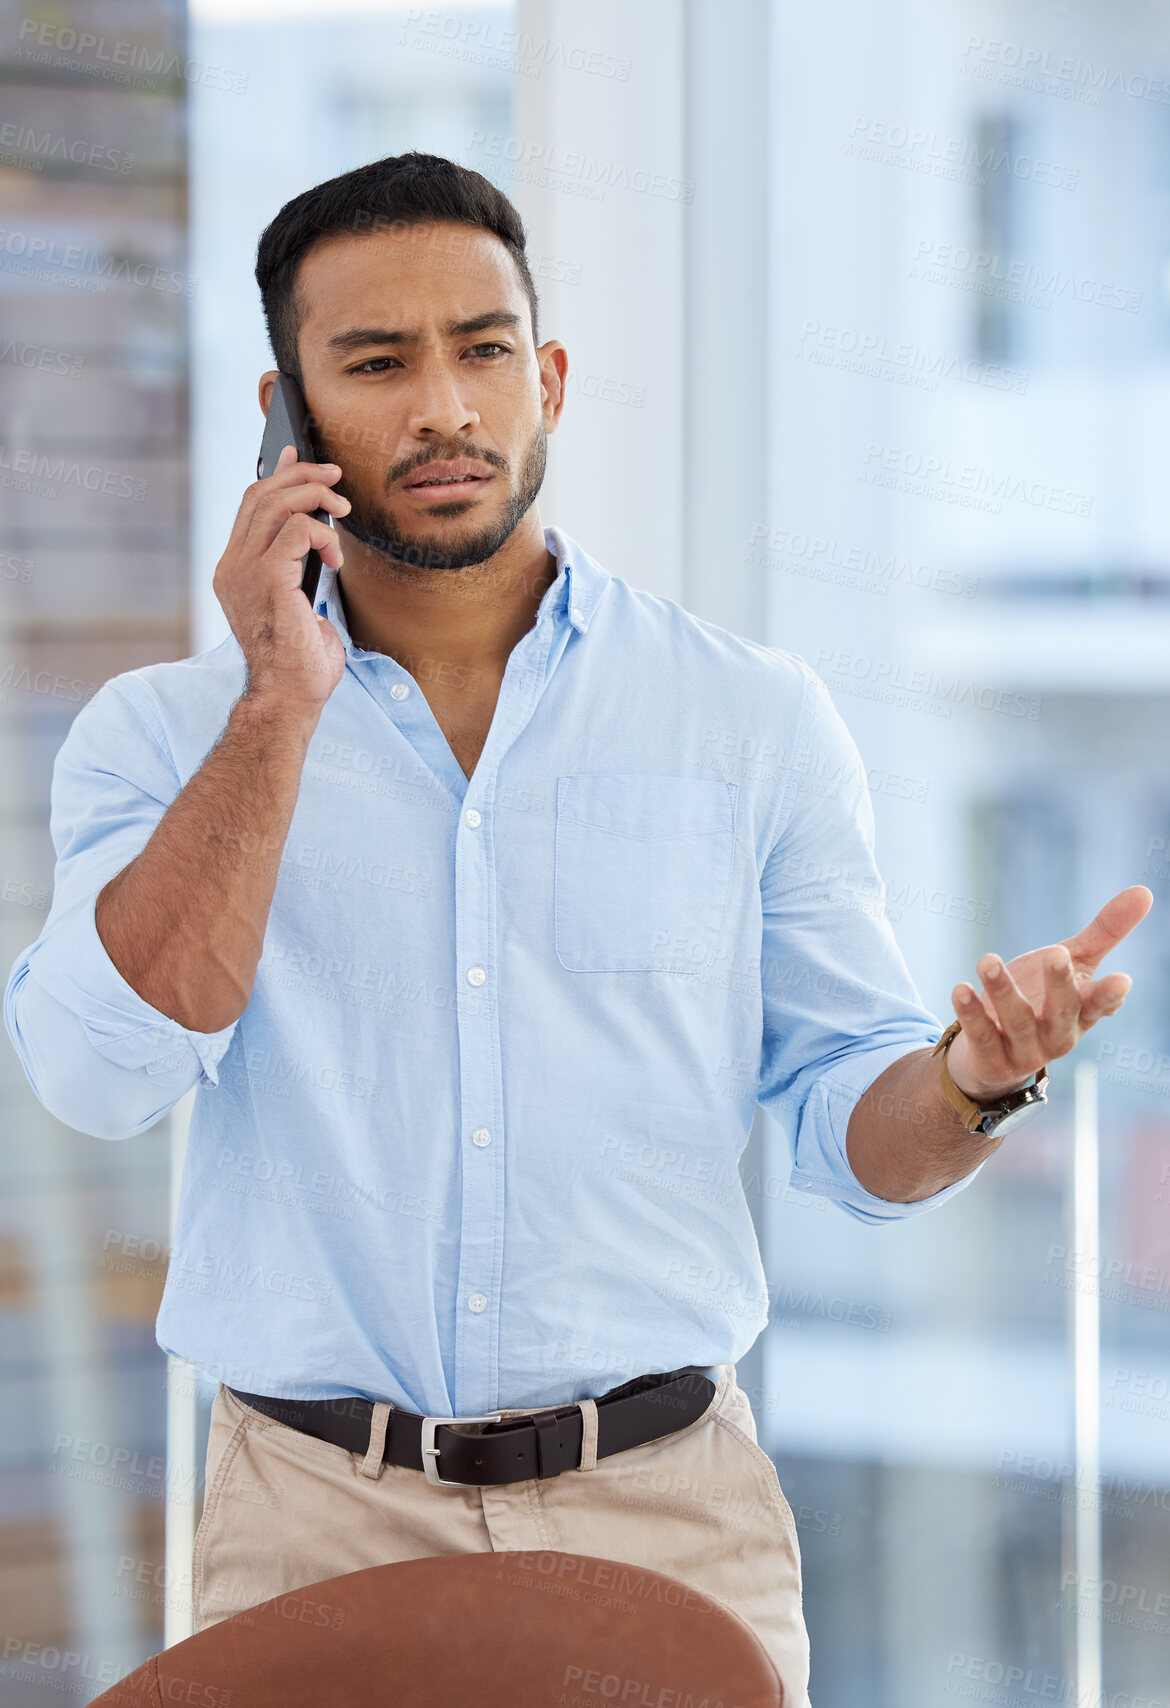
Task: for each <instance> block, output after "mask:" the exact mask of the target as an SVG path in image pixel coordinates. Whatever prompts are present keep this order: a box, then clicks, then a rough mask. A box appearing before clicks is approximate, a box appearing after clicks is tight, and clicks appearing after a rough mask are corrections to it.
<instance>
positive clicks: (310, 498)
mask: <svg viewBox="0 0 1170 1708" xmlns="http://www.w3.org/2000/svg"><path fill="white" fill-rule="evenodd" d="M265 486H266V487H267V490H266V491H264V492H262V493H261V494H260V497H259V498H258V499H257V501H256V507H255V510H254V512H253V514H254V515H255V516H263V515H272V514H276V515H280V514H283V515H285V516H291V515H292V513H293V511H294V510H327V511H328V512H329V514H330V515H331V516H346V515H348V514H349V511H350V510H351V509H352V505H351V504H350V501H349V499H348V498H346V497H345V495H344V493H341V492H334V490H333V488H332V487H331V486H326V485H325V484H324V483H323V482H321V481H306V482H304V483H303V484H302V485H300V486H274V485H272V484H271V483H269V482H265Z"/></svg>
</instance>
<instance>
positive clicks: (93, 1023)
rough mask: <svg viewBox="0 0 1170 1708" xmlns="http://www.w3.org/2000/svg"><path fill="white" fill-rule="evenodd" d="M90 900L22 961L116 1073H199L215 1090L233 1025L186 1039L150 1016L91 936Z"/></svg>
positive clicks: (173, 1025)
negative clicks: (186, 1070) (129, 1070)
mask: <svg viewBox="0 0 1170 1708" xmlns="http://www.w3.org/2000/svg"><path fill="white" fill-rule="evenodd" d="M96 905H97V904H96V897H95V898H94V899H93V900H92V901H89V902H87V903H84V904H82V905H81V906H79V907H78V908H77V909H75V910H74V911H73V912H72V913H71V914H69V915H68V916H67V917H66V918H63V919H61V920H58V921H57V922H56V925H55V928H54V929H53V930H52V931H50V932H49V933H48V935H47V936H46V937H44V938H43V939H42V941H41V942H39V943H37V944H35V945H34V947H33V948H32V950H31V951H30V952H29V955H28V967H29V972H30V973H31V974H32V976H33V977H34V978H35V979H36V981H37V983H38V984H39V985H40V986H41V987H42V989H43V990H45V991H47V992H48V994H49V995H50V996H51V997H53V998H55V1000H56V1001H57V1002H59V1003H61V1004H62V1006H63V1007H65V1008H67V1009H68V1010H69V1011H70V1013H72V1014H75V1015H76V1016H77V1018H78V1020H79V1021H80V1022H81V1025H82V1027H83V1029H84V1031H85V1034H86V1036H87V1038H88V1039H89V1041H90V1043H91V1044H92V1045H93V1047H94V1049H95V1050H97V1051H98V1053H99V1054H100V1055H102V1056H105V1057H106V1059H107V1060H108V1061H111V1062H113V1063H115V1065H116V1066H118V1067H123V1068H132V1069H135V1070H138V1071H145V1072H146V1073H148V1074H162V1073H175V1072H177V1071H179V1070H180V1069H182V1068H185V1067H186V1068H196V1067H197V1068H198V1071H199V1073H200V1074H201V1076H202V1079H203V1080H204V1081H205V1082H206V1083H207V1084H209V1085H217V1084H218V1083H219V1078H218V1073H217V1069H218V1066H219V1062H220V1060H221V1058H222V1057H223V1055H224V1052H225V1051H226V1050H227V1047H228V1045H229V1044H230V1043H231V1041H232V1035H233V1034H234V1032H235V1029H236V1027H237V1025H238V1024H239V1022H238V1021H237V1020H233V1021H232V1023H231V1025H230V1026H225V1027H223V1029H222V1030H221V1031H219V1032H193V1031H189V1030H188V1028H187V1027H185V1026H180V1025H179V1023H178V1021H177V1020H172V1019H170V1018H169V1016H167V1015H166V1014H162V1013H160V1012H159V1010H158V1009H157V1008H152V1007H151V1005H150V1003H149V1002H147V1001H145V999H144V998H143V997H141V996H139V994H138V992H137V991H136V990H135V989H134V988H133V986H132V985H129V984H127V982H126V980H125V979H124V978H123V977H122V975H121V973H120V972H119V971H118V969H117V967H116V966H115V965H114V963H113V961H111V959H110V957H109V955H108V953H107V952H106V946H105V944H104V943H103V942H102V940H101V937H100V936H99V935H98V929H97V922H96V920H95V917H94V910H95V907H96Z"/></svg>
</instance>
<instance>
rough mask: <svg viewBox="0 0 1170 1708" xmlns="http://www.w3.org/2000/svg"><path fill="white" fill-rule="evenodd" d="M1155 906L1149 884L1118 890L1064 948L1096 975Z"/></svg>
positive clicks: (1067, 941)
mask: <svg viewBox="0 0 1170 1708" xmlns="http://www.w3.org/2000/svg"><path fill="white" fill-rule="evenodd" d="M1153 905H1154V894H1153V891H1152V890H1148V889H1147V888H1146V886H1145V884H1130V886H1129V888H1128V889H1124V890H1118V892H1117V894H1116V895H1115V896H1111V897H1110V898H1109V900H1108V901H1107V902H1106V903H1105V906H1104V907H1103V908H1102V909H1101V911H1100V912H1099V913H1098V914H1097V915H1096V916H1095V917H1094V918H1093V919H1091V920H1090V921H1089V923H1088V924H1087V925H1086V926H1084V927H1083V928H1082V929H1081V930H1080V931H1078V932H1077V933H1076V935H1075V937H1066V938H1065V939H1064V946H1065V948H1066V949H1067V950H1068V952H1069V954H1070V955H1071V956H1072V958H1073V960H1074V961H1075V962H1076V963H1077V965H1078V967H1080V968H1081V969H1082V970H1083V971H1088V972H1092V971H1093V970H1094V969H1095V968H1096V966H1097V963H1098V962H1099V961H1101V960H1102V959H1103V958H1104V956H1106V955H1107V954H1108V953H1109V951H1110V949H1113V948H1115V947H1116V946H1117V944H1118V943H1120V942H1121V939H1122V938H1123V937H1127V936H1128V935H1129V933H1130V932H1131V931H1132V930H1133V928H1134V926H1135V925H1139V924H1140V923H1141V921H1142V920H1143V919H1144V918H1145V917H1146V914H1147V913H1148V912H1149V911H1150V909H1151V907H1152V906H1153Z"/></svg>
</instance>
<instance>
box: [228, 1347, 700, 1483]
mask: <svg viewBox="0 0 1170 1708" xmlns="http://www.w3.org/2000/svg"><path fill="white" fill-rule="evenodd" d="M228 1392H229V1393H231V1394H234V1395H235V1396H236V1398H237V1399H238V1400H240V1401H242V1402H243V1404H244V1405H246V1406H251V1407H252V1408H253V1410H254V1411H259V1412H263V1413H264V1415H265V1416H266V1417H271V1418H275V1419H276V1421H277V1422H278V1423H285V1424H288V1425H289V1427H290V1428H292V1429H299V1430H301V1431H302V1433H303V1434H305V1435H313V1436H316V1438H317V1440H318V1441H330V1442H332V1443H333V1445H334V1446H335V1447H344V1448H345V1449H346V1450H347V1452H350V1453H360V1454H362V1455H364V1454H365V1453H366V1451H367V1449H368V1447H369V1443H370V1423H371V1419H372V1418H373V1415H374V1402H373V1401H372V1400H363V1399H358V1398H357V1397H355V1396H349V1395H346V1396H344V1397H341V1398H339V1399H333V1400H281V1399H273V1398H272V1397H271V1396H270V1395H267V1394H245V1393H243V1392H242V1391H241V1390H240V1389H239V1388H229V1389H228ZM714 1397H715V1384H714V1382H713V1381H712V1380H711V1378H710V1376H708V1375H706V1374H705V1372H704V1371H703V1370H702V1369H701V1368H700V1367H699V1366H697V1365H688V1366H687V1367H686V1369H683V1370H674V1371H670V1372H668V1373H664V1374H659V1375H653V1376H637V1377H635V1378H634V1380H633V1381H632V1382H625V1383H623V1385H622V1386H621V1387H620V1388H614V1389H612V1390H611V1392H610V1393H608V1394H603V1395H601V1396H600V1397H599V1399H598V1401H597V1457H598V1458H599V1459H606V1458H608V1457H609V1455H610V1454H611V1453H622V1452H624V1451H625V1450H626V1449H627V1448H629V1447H642V1446H644V1445H645V1443H646V1442H647V1441H656V1440H658V1439H659V1438H660V1437H662V1436H664V1435H673V1434H674V1433H675V1431H676V1430H679V1429H685V1428H686V1426H687V1425H688V1424H689V1423H695V1422H696V1421H697V1420H698V1419H699V1418H700V1417H702V1415H703V1413H704V1412H705V1411H706V1410H707V1408H708V1407H709V1405H710V1404H711V1401H712V1400H713V1399H714ZM468 1424H481V1425H482V1426H483V1427H482V1430H481V1431H480V1432H479V1433H477V1434H474V1435H469V1434H465V1433H464V1432H463V1426H465V1425H468ZM583 1434H584V1423H583V1420H582V1416H581V1408H580V1406H579V1405H576V1404H571V1405H564V1406H549V1407H537V1408H534V1410H533V1411H531V1412H529V1413H527V1414H525V1415H524V1416H520V1417H514V1418H501V1416H500V1414H499V1413H498V1412H492V1413H490V1414H488V1415H487V1416H486V1417H474V1418H442V1417H440V1418H435V1417H420V1416H419V1414H418V1413H417V1412H413V1411H399V1410H398V1408H397V1407H396V1406H391V1408H390V1416H389V1420H388V1422H387V1427H386V1446H385V1449H384V1451H383V1454H382V1457H383V1459H384V1460H385V1461H386V1462H387V1463H388V1464H390V1465H403V1466H405V1467H406V1468H407V1469H408V1470H413V1471H423V1472H425V1474H426V1477H427V1480H428V1482H432V1483H436V1484H444V1483H456V1484H461V1485H463V1486H464V1487H471V1488H476V1487H481V1486H486V1485H495V1484H498V1483H519V1482H524V1481H526V1480H527V1479H528V1478H529V1477H555V1476H558V1475H559V1474H560V1472H561V1471H568V1470H575V1469H576V1468H577V1466H578V1465H579V1464H580V1463H581V1442H582V1438H583Z"/></svg>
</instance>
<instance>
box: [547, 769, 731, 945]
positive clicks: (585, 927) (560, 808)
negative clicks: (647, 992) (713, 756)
mask: <svg viewBox="0 0 1170 1708" xmlns="http://www.w3.org/2000/svg"><path fill="white" fill-rule="evenodd" d="M737 795H738V790H737V788H736V786H735V785H734V784H731V783H724V782H721V781H719V780H718V779H710V778H706V777H664V776H653V775H643V774H631V773H617V772H593V773H590V774H588V775H581V776H575V777H559V778H558V779H557V828H556V859H555V890H556V895H555V904H554V910H555V915H556V922H555V929H556V947H557V959H558V960H559V961H560V963H561V965H562V966H563V967H566V968H567V969H568V970H569V971H570V972H576V973H602V972H610V973H648V972H699V971H701V969H702V968H703V967H704V966H706V965H708V964H709V962H710V959H711V957H712V955H713V953H714V951H715V949H716V948H717V946H718V943H719V933H720V931H721V930H722V927H723V916H724V912H725V910H726V907H727V896H728V891H729V890H730V887H731V871H732V863H733V859H734V855H735V809H736V799H737Z"/></svg>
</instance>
